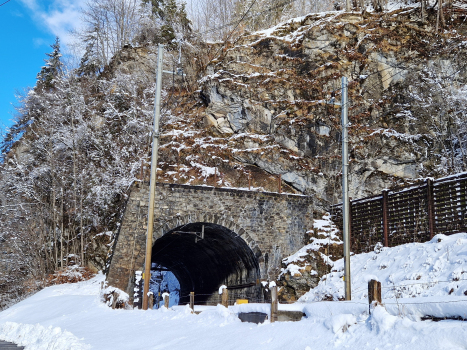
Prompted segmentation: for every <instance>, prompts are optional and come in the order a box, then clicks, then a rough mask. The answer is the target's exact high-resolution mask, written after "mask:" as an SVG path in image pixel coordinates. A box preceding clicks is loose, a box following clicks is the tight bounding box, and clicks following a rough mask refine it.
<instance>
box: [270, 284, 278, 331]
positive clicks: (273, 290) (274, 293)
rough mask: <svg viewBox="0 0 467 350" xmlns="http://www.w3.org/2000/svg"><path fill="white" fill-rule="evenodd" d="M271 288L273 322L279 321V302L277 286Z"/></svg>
mask: <svg viewBox="0 0 467 350" xmlns="http://www.w3.org/2000/svg"><path fill="white" fill-rule="evenodd" d="M270 289H271V323H272V322H276V321H277V310H278V302H277V286H275V285H274V286H272V287H270Z"/></svg>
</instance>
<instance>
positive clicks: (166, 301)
mask: <svg viewBox="0 0 467 350" xmlns="http://www.w3.org/2000/svg"><path fill="white" fill-rule="evenodd" d="M169 301H170V296H169V294H168V293H164V306H165V308H166V309H168V308H169Z"/></svg>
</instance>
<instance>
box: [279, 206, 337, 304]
mask: <svg viewBox="0 0 467 350" xmlns="http://www.w3.org/2000/svg"><path fill="white" fill-rule="evenodd" d="M338 233H339V230H338V229H337V227H336V226H335V225H334V224H333V223H332V221H331V217H330V215H329V214H325V215H324V216H323V217H322V218H321V219H314V221H313V230H311V231H308V232H307V234H308V235H309V236H311V237H310V240H309V241H310V243H309V244H307V245H306V246H304V247H303V248H301V249H300V250H298V251H297V252H296V253H294V254H292V255H291V256H289V257H287V258H285V259H283V260H282V266H283V268H282V270H281V273H280V275H279V284H280V285H281V286H283V288H282V289H281V290H280V292H279V297H280V299H281V300H287V301H295V300H297V299H298V298H299V297H301V296H302V295H303V294H304V293H306V292H307V291H308V290H309V289H310V287H315V286H316V285H317V284H318V282H319V278H320V277H321V276H323V275H324V274H326V273H328V272H329V271H330V268H331V267H332V266H333V264H334V262H333V259H334V260H335V259H336V258H339V257H340V251H342V248H341V245H342V241H341V240H340V239H339V237H338ZM331 257H332V259H331Z"/></svg>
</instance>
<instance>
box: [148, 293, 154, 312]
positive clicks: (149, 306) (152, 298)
mask: <svg viewBox="0 0 467 350" xmlns="http://www.w3.org/2000/svg"><path fill="white" fill-rule="evenodd" d="M148 303H149V305H148V309H149V310H152V309H153V308H154V294H153V293H150V294H149V299H148Z"/></svg>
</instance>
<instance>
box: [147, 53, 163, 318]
mask: <svg viewBox="0 0 467 350" xmlns="http://www.w3.org/2000/svg"><path fill="white" fill-rule="evenodd" d="M163 54H164V45H161V44H159V46H158V48H157V70H156V96H155V102H154V125H153V132H152V158H151V179H150V185H149V187H150V190H149V211H148V229H147V234H146V258H145V262H144V287H143V310H147V309H148V292H149V281H150V279H151V255H152V236H153V230H154V201H155V197H156V179H157V157H158V151H159V138H160V132H159V120H160V112H161V89H162V57H163Z"/></svg>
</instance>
